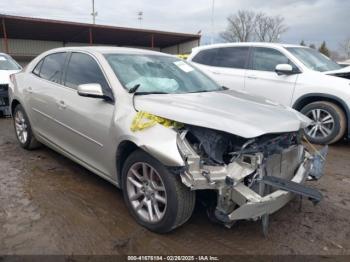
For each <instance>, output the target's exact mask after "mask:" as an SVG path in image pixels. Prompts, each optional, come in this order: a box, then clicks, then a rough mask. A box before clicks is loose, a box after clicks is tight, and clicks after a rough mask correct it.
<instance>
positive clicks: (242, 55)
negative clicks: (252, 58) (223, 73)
mask: <svg viewBox="0 0 350 262" xmlns="http://www.w3.org/2000/svg"><path fill="white" fill-rule="evenodd" d="M248 56H249V47H246V46H244V47H225V48H220V50H219V52H218V54H217V56H216V60H217V62H216V64H217V66H219V67H229V68H237V69H245V68H246V64H247V61H248Z"/></svg>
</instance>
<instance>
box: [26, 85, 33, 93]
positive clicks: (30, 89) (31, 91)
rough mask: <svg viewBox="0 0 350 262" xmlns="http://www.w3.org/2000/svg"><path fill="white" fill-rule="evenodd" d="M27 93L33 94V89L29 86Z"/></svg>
mask: <svg viewBox="0 0 350 262" xmlns="http://www.w3.org/2000/svg"><path fill="white" fill-rule="evenodd" d="M27 91H28V93H29V94H31V93H33V89H32V88H31V87H30V86H29V87H28V88H27Z"/></svg>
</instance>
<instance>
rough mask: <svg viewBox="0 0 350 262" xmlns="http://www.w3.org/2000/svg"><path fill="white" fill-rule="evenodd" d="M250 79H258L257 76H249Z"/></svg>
mask: <svg viewBox="0 0 350 262" xmlns="http://www.w3.org/2000/svg"><path fill="white" fill-rule="evenodd" d="M247 77H248V78H249V79H257V78H258V77H257V76H254V75H249V76H247Z"/></svg>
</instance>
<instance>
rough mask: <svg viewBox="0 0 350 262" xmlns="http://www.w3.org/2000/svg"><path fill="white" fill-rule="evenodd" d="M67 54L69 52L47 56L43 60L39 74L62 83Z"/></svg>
mask: <svg viewBox="0 0 350 262" xmlns="http://www.w3.org/2000/svg"><path fill="white" fill-rule="evenodd" d="M66 55H67V53H56V54H51V55H48V56H46V57H45V58H44V61H43V62H42V65H41V69H40V75H39V76H40V77H41V78H43V79H46V80H49V81H51V82H54V83H58V84H60V83H61V77H62V72H63V67H64V62H65V59H66Z"/></svg>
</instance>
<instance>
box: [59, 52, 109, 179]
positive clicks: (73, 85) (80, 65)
mask: <svg viewBox="0 0 350 262" xmlns="http://www.w3.org/2000/svg"><path fill="white" fill-rule="evenodd" d="M63 82H64V87H63V88H62V90H61V91H60V102H61V103H62V105H63V106H62V107H61V108H60V110H59V113H58V120H59V121H60V122H61V123H62V126H61V136H62V138H63V139H62V142H61V146H62V147H63V148H64V149H65V150H66V151H67V152H69V153H70V154H71V155H73V156H74V157H76V158H78V160H79V161H81V162H83V163H84V164H85V165H88V166H89V167H90V168H91V169H93V170H95V171H96V172H99V173H100V174H101V173H102V175H105V176H111V175H112V174H109V173H108V170H112V169H113V168H111V165H114V163H115V161H114V160H113V157H114V154H110V152H111V151H113V144H112V143H111V136H112V135H113V134H112V135H111V133H110V129H111V125H112V124H113V112H114V102H113V101H106V100H104V99H100V98H90V97H83V96H80V95H78V93H77V87H78V85H81V84H92V83H98V84H100V85H101V87H102V88H103V92H104V93H108V95H109V96H110V97H113V95H112V91H111V89H110V86H109V84H108V81H107V79H106V77H105V75H104V73H103V71H102V69H101V67H100V66H99V64H98V62H97V60H95V59H94V58H93V57H92V56H91V55H90V54H87V53H79V52H73V53H71V55H70V57H69V59H68V62H67V65H66V70H65V74H64V81H63Z"/></svg>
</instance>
